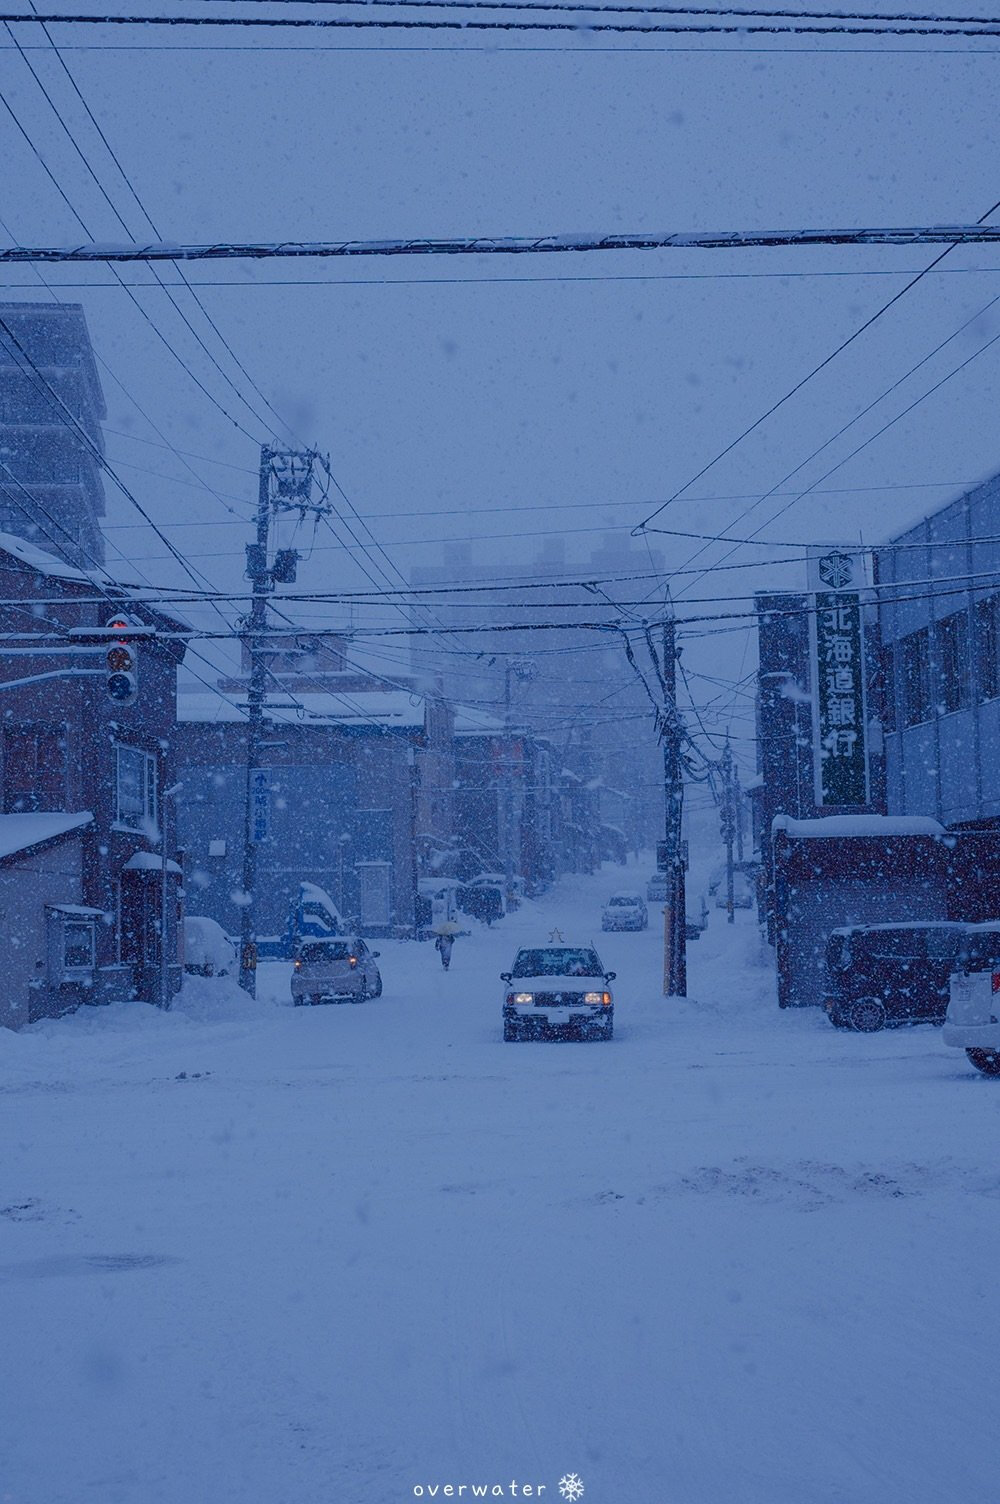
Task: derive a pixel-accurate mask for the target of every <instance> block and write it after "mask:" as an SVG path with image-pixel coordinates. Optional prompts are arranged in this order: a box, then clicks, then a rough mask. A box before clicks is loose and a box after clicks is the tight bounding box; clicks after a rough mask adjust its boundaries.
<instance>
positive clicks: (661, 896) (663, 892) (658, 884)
mask: <svg viewBox="0 0 1000 1504" xmlns="http://www.w3.org/2000/svg"><path fill="white" fill-rule="evenodd" d="M669 892H670V884H669V881H668V878H667V874H666V873H665V872H654V873H653V875H652V877H651V878H650V879H649V881H648V883H647V884H646V902H647V903H666V901H667V894H668V893H669Z"/></svg>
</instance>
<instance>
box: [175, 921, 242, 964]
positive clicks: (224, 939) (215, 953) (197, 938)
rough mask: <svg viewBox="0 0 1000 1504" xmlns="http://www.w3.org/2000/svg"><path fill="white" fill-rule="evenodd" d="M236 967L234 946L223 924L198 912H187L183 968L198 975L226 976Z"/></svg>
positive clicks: (237, 961) (236, 959)
mask: <svg viewBox="0 0 1000 1504" xmlns="http://www.w3.org/2000/svg"><path fill="white" fill-rule="evenodd" d="M239 969H240V968H239V960H238V957H237V951H236V946H235V945H234V944H233V942H232V940H230V938H229V936H228V935H227V934H226V932H225V930H224V929H223V928H222V925H221V924H217V923H216V922H215V920H214V919H209V918H207V917H206V916H204V915H201V914H186V915H185V916H184V970H185V971H188V972H191V973H192V975H194V976H198V977H227V976H231V975H232V974H233V973H234V972H237V971H239Z"/></svg>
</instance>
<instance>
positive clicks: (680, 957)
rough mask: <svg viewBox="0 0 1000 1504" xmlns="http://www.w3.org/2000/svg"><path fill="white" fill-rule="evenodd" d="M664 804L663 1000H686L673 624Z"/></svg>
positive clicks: (666, 676) (667, 644)
mask: <svg viewBox="0 0 1000 1504" xmlns="http://www.w3.org/2000/svg"><path fill="white" fill-rule="evenodd" d="M662 677H663V730H662V736H663V801H664V832H663V833H664V837H665V841H666V857H667V860H666V867H667V884H668V888H667V901H666V904H665V906H664V909H663V996H664V997H686V996H687V937H686V934H685V928H684V927H685V924H686V922H687V900H686V895H685V884H684V856H683V850H682V847H681V822H682V817H683V814H684V774H683V768H682V764H681V745H682V740H683V730H682V727H681V722H680V717H679V716H678V714H677V645H676V640H675V634H674V623H673V621H672V620H671V621H667V622H665V623H664V626H663V675H662Z"/></svg>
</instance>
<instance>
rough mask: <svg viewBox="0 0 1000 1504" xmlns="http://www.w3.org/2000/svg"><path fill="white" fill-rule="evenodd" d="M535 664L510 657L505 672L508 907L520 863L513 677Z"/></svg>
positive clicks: (530, 673)
mask: <svg viewBox="0 0 1000 1504" xmlns="http://www.w3.org/2000/svg"><path fill="white" fill-rule="evenodd" d="M534 674H535V670H534V665H533V664H531V663H529V662H526V661H525V660H524V659H522V658H507V659H505V661H504V674H503V757H502V762H501V774H502V776H501V779H500V788H501V811H500V825H501V833H500V847H501V855H502V860H503V879H504V901H505V903H506V905H507V908H508V910H511V909H513V908H515V907H516V905H517V894H516V893H515V891H514V877H515V868H516V867H519V866H520V855H521V851H520V844H521V843H520V841H519V840H518V839H517V830H518V827H517V822H516V821H515V819H514V724H513V718H512V710H511V706H512V698H513V695H512V691H513V679H517V680H518V681H521V682H523V681H526V680H528V679H532V678H534Z"/></svg>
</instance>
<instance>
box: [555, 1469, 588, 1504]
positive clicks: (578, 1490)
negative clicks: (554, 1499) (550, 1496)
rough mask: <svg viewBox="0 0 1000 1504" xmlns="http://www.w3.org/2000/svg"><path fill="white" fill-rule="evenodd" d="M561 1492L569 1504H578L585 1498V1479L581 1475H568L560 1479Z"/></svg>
mask: <svg viewBox="0 0 1000 1504" xmlns="http://www.w3.org/2000/svg"><path fill="white" fill-rule="evenodd" d="M559 1492H560V1493H561V1494H562V1496H563V1498H564V1499H567V1500H568V1501H569V1504H576V1501H577V1499H580V1498H582V1497H583V1479H582V1478H581V1477H580V1475H579V1473H566V1474H565V1475H564V1476H563V1477H562V1478H560V1479H559Z"/></svg>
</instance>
